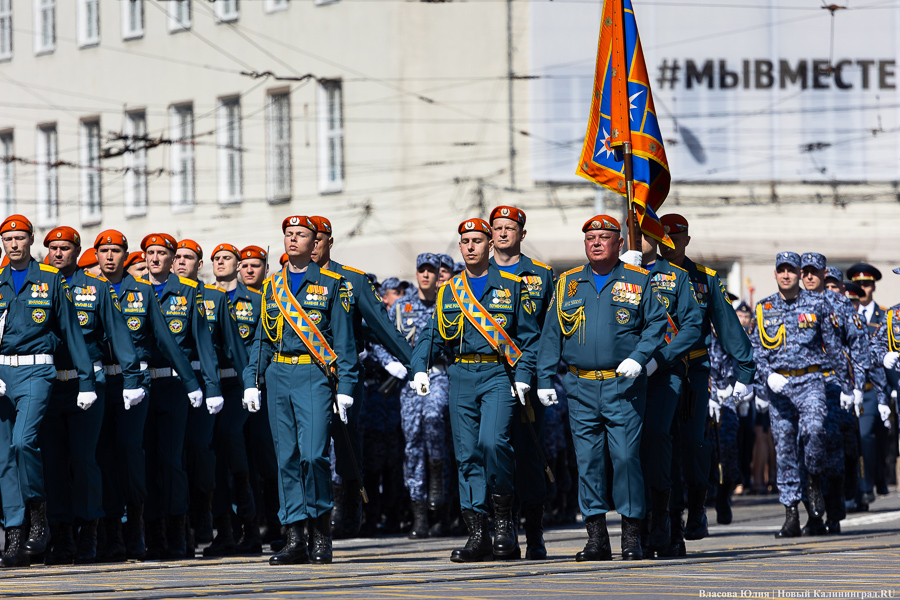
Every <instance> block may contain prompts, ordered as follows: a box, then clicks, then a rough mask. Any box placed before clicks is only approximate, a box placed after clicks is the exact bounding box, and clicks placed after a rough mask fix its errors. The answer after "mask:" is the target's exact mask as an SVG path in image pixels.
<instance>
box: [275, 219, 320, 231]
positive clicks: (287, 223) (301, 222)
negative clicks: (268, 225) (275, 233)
mask: <svg viewBox="0 0 900 600" xmlns="http://www.w3.org/2000/svg"><path fill="white" fill-rule="evenodd" d="M297 226H300V227H306V228H307V229H309V230H310V231H312V232H313V233H316V232H318V228H317V227H316V224H315V223H314V222H313V220H312V219H310V218H309V217H302V216H300V215H294V216H293V217H288V218H286V219H285V220H284V221H282V222H281V232H282V233H284V232H285V231H286V230H287V228H288V227H297Z"/></svg>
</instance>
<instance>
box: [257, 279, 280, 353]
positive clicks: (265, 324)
mask: <svg viewBox="0 0 900 600" xmlns="http://www.w3.org/2000/svg"><path fill="white" fill-rule="evenodd" d="M265 285H268V282H267V283H266V284H265ZM263 293H264V294H265V286H264V287H263ZM263 298H265V295H263ZM262 320H263V330H265V332H266V337H267V338H269V341H270V342H272V343H273V344H275V343H277V342H278V341H279V340H280V339H281V335H282V333H283V332H284V317H283V316H282V315H281V311H279V312H278V316H277V317H276V318H275V325H272V323H271V319H270V318H269V311H267V310H266V301H265V300H263V308H262ZM272 329H274V330H275V337H272V334H271V333H269V331H270V330H272Z"/></svg>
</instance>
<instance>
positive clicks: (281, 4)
mask: <svg viewBox="0 0 900 600" xmlns="http://www.w3.org/2000/svg"><path fill="white" fill-rule="evenodd" d="M290 5H291V3H290V0H266V4H265V9H266V12H267V13H273V12H279V11H282V10H287V9H288V8H290Z"/></svg>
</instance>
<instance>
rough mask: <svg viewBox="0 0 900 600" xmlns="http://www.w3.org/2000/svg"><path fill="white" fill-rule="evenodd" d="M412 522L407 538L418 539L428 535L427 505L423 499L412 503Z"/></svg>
mask: <svg viewBox="0 0 900 600" xmlns="http://www.w3.org/2000/svg"><path fill="white" fill-rule="evenodd" d="M412 513H413V524H412V529H410V531H409V539H411V540H420V539H422V538H426V537H428V506H427V504H426V501H425V500H416V501H414V502H413V503H412Z"/></svg>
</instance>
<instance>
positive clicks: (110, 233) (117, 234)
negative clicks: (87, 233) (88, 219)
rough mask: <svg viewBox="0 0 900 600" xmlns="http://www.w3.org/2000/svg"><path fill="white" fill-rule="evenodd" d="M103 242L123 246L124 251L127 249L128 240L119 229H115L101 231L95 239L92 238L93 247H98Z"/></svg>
mask: <svg viewBox="0 0 900 600" xmlns="http://www.w3.org/2000/svg"><path fill="white" fill-rule="evenodd" d="M103 244H115V245H116V246H122V247H123V248H125V251H126V252H127V251H128V240H127V239H125V236H124V235H123V234H122V232H121V231H116V230H115V229H107V230H106V231H101V232H100V235H98V236H97V239H95V240H94V248H99V247H100V246H102V245H103Z"/></svg>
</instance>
